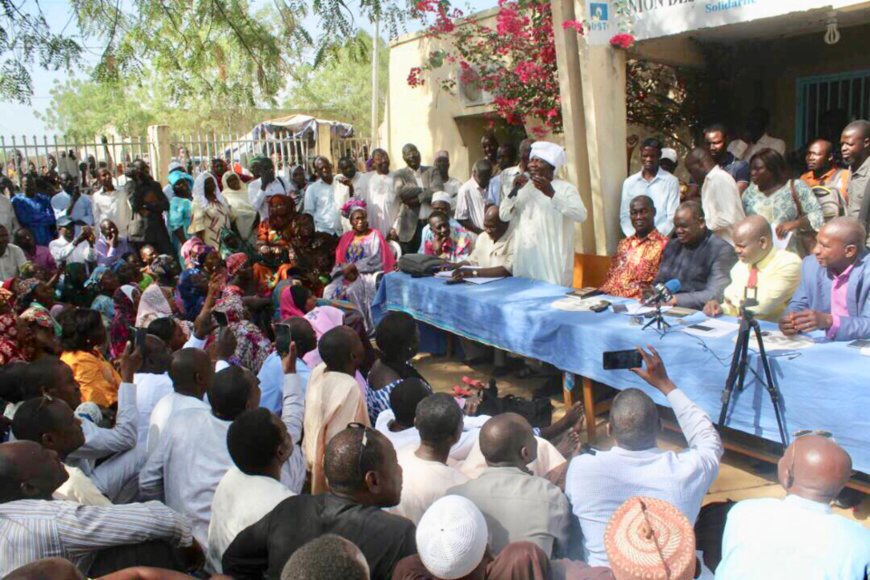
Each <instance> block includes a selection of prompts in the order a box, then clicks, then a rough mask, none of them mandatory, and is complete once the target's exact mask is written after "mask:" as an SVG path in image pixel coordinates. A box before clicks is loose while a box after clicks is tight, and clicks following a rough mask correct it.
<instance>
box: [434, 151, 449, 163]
mask: <svg viewBox="0 0 870 580" xmlns="http://www.w3.org/2000/svg"><path fill="white" fill-rule="evenodd" d="M442 157H443V158H444V159H447V160H448V161H450V153H448V152H447V150H446V149H441V150H440V151H436V152H435V161H438V160H439V159H441V158H442Z"/></svg>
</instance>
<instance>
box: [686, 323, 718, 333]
mask: <svg viewBox="0 0 870 580" xmlns="http://www.w3.org/2000/svg"><path fill="white" fill-rule="evenodd" d="M689 328H691V329H692V330H700V331H701V332H710V331H711V330H713V329H712V328H711V327H709V326H704V325H703V324H693V325H692V326H690V327H689Z"/></svg>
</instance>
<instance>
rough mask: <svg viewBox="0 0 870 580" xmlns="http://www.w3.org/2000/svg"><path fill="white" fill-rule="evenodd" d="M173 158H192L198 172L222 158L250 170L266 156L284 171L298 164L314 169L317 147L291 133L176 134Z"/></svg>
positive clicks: (172, 145)
mask: <svg viewBox="0 0 870 580" xmlns="http://www.w3.org/2000/svg"><path fill="white" fill-rule="evenodd" d="M170 149H171V151H172V157H173V158H175V159H179V160H180V159H182V158H190V159H191V160H192V162H193V170H194V172H198V171H204V170H206V169H208V167H209V166H210V164H211V160H212V159H214V158H215V157H220V158H222V159H224V160H225V161H227V162H229V163H231V164H234V163H238V164H240V165H241V166H242V167H243V168H244V169H248V163H249V161H250V159H251V158H252V157H254V156H255V155H266V156H267V157H270V158H272V160H273V161H274V162H275V168H276V170H278V171H281V170H283V169H285V168H289V167H293V166H296V165H304V166H305V167H306V169H310V165H311V162H312V160H313V157H314V144H313V143H309V142H308V141H307V140H306V139H294V138H293V136H292V135H291V134H290V133H282V132H278V133H270V134H268V135H264V136H263V137H262V138H253V137H252V136H251V134H250V133H249V134H247V135H173V136H172V138H171V140H170Z"/></svg>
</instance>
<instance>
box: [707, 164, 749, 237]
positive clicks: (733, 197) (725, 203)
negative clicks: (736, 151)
mask: <svg viewBox="0 0 870 580" xmlns="http://www.w3.org/2000/svg"><path fill="white" fill-rule="evenodd" d="M701 205H702V207H703V208H704V219H705V221H706V222H707V227H708V228H710V229H711V230H713V233H715V234H716V235H718V236H719V237H720V238H722V239H723V240H725V241H726V242H728V243H729V244H731V245H732V246H733V245H734V240H733V238H732V237H731V232H732V230H733V229H734V226H736V225H737V224H738V223H740V222H741V221H743V220H744V219H746V212H745V211H744V210H743V202H742V201H741V199H740V190H739V189H737V182H736V181H734V178H733V177H731V175H730V174H729V173H728V172H727V171H725V170H724V169H722V168H721V167H719V166H718V165H717V166H716V167H714V168H713V169H712V170H710V173H708V174H707V177H705V178H704V185H703V186H701Z"/></svg>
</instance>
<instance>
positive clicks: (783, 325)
mask: <svg viewBox="0 0 870 580" xmlns="http://www.w3.org/2000/svg"><path fill="white" fill-rule="evenodd" d="M866 238H867V232H866V231H865V230H864V226H863V225H861V223H860V222H858V220H856V219H853V218H849V217H838V218H834V219H833V220H831V221H830V222H828V223H827V224H825V226H824V227H823V228H822V229H821V230H819V236H818V242H817V243H816V247H815V248H814V249H813V254H814V255H813V256H807V257H806V258H804V262H803V266H802V267H801V283H800V285H799V286H798V289H797V291H796V292H795V293H794V296H793V297H792V299H791V303H789V305H788V309H787V310H786V313H785V315H784V316H783V317H782V319H780V321H779V329H780V330H782V332H783V334H787V335H792V334H797V333H798V332H812V331H814V330H824V331H825V336H826V337H827V338H828V340H854V339H856V338H870V267H868V266H867V254H868V250H867V248H866V247H864V240H865V239H866Z"/></svg>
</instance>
